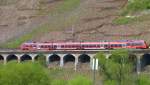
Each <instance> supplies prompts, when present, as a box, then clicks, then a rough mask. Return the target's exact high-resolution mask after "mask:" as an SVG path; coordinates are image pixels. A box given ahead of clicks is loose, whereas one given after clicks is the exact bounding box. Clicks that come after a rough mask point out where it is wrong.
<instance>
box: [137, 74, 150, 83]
mask: <svg viewBox="0 0 150 85" xmlns="http://www.w3.org/2000/svg"><path fill="white" fill-rule="evenodd" d="M149 80H150V77H149V76H148V75H140V76H139V78H138V80H137V85H150V81H149Z"/></svg>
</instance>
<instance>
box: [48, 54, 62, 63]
mask: <svg viewBox="0 0 150 85" xmlns="http://www.w3.org/2000/svg"><path fill="white" fill-rule="evenodd" d="M49 62H50V63H53V62H60V56H59V55H57V54H53V55H51V56H49Z"/></svg>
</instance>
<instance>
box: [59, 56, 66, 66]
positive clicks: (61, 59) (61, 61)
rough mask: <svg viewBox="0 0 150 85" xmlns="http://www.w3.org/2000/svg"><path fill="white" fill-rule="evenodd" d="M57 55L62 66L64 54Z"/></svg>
mask: <svg viewBox="0 0 150 85" xmlns="http://www.w3.org/2000/svg"><path fill="white" fill-rule="evenodd" d="M58 55H59V57H60V67H63V66H64V56H65V54H58Z"/></svg>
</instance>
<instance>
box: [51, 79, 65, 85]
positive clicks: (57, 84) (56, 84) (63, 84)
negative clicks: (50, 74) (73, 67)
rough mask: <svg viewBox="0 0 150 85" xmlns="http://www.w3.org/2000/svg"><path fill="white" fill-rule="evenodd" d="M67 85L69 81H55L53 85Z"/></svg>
mask: <svg viewBox="0 0 150 85" xmlns="http://www.w3.org/2000/svg"><path fill="white" fill-rule="evenodd" d="M66 84H67V81H66V80H58V79H56V80H53V81H52V83H51V85H66Z"/></svg>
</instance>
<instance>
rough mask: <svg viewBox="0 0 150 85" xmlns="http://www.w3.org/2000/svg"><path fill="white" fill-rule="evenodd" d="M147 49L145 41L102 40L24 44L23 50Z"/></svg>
mask: <svg viewBox="0 0 150 85" xmlns="http://www.w3.org/2000/svg"><path fill="white" fill-rule="evenodd" d="M121 48H127V49H147V48H149V46H148V44H147V43H146V42H145V41H144V40H113V41H108V40H103V41H102V40H101V41H98V42H24V43H22V44H21V45H20V49H21V50H28V51H38V50H39V51H42V50H43V51H50V50H101V49H121Z"/></svg>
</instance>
